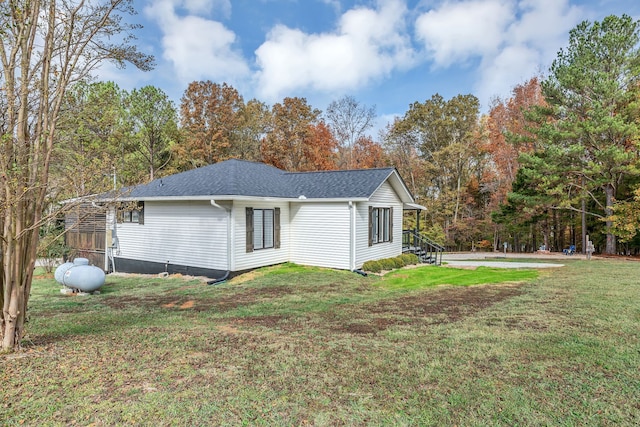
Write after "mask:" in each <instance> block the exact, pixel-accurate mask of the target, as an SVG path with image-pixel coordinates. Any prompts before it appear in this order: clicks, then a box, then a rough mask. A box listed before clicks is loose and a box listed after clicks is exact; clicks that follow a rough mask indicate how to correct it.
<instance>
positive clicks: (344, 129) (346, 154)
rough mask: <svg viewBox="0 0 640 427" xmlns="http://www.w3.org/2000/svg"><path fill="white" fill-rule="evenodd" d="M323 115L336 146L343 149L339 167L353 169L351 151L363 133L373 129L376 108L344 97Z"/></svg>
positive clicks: (333, 102)
mask: <svg viewBox="0 0 640 427" xmlns="http://www.w3.org/2000/svg"><path fill="white" fill-rule="evenodd" d="M325 115H326V117H327V121H328V123H329V126H330V127H331V129H332V130H333V133H334V136H335V138H336V140H337V141H338V144H340V146H341V147H342V148H343V149H342V150H341V153H343V156H342V159H341V162H340V163H341V165H340V166H341V167H342V168H345V169H353V168H354V167H355V162H354V156H353V149H354V147H355V144H356V143H357V142H358V140H359V139H361V138H364V137H365V136H366V135H365V132H366V131H367V130H368V129H371V127H373V121H374V120H375V117H376V108H375V107H367V106H365V105H362V104H360V103H359V102H358V101H356V99H355V98H354V97H353V96H344V97H342V98H340V99H339V100H337V101H332V102H331V103H330V104H329V106H328V107H327V111H326V113H325Z"/></svg>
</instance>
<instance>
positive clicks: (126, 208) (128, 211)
mask: <svg viewBox="0 0 640 427" xmlns="http://www.w3.org/2000/svg"><path fill="white" fill-rule="evenodd" d="M118 222H132V223H137V224H144V202H138V203H126V204H123V205H122V206H121V207H120V209H119V214H118Z"/></svg>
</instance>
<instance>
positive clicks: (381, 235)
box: [369, 206, 393, 246]
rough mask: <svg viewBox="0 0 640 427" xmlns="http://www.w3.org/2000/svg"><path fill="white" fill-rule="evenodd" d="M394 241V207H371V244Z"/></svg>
mask: <svg viewBox="0 0 640 427" xmlns="http://www.w3.org/2000/svg"><path fill="white" fill-rule="evenodd" d="M384 242H393V208H374V207H372V206H371V207H369V246H371V245H374V244H376V243H384Z"/></svg>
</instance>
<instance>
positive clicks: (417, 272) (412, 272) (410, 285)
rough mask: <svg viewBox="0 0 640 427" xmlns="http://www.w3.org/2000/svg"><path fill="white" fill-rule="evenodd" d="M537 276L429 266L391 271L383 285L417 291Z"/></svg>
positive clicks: (524, 272)
mask: <svg viewBox="0 0 640 427" xmlns="http://www.w3.org/2000/svg"><path fill="white" fill-rule="evenodd" d="M537 276H538V272H537V271H536V270H532V269H523V270H520V269H504V268H493V267H478V268H476V269H474V270H471V269H461V268H440V267H435V266H431V267H422V268H416V269H408V270H396V271H393V272H391V273H389V274H387V275H385V277H384V284H385V285H386V286H392V287H399V288H405V289H419V288H423V287H428V286H435V285H441V284H447V285H454V286H470V285H480V284H486V283H504V282H519V281H529V280H532V279H535V278H536V277H537Z"/></svg>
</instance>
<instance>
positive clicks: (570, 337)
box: [0, 260, 640, 426]
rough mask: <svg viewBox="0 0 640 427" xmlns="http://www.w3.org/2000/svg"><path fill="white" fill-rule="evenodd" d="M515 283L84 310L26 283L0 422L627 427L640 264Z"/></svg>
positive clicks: (199, 291)
mask: <svg viewBox="0 0 640 427" xmlns="http://www.w3.org/2000/svg"><path fill="white" fill-rule="evenodd" d="M494 270H495V271H494ZM518 271H519V273H517V274H519V275H516V276H511V275H512V274H515V271H511V270H508V271H507V270H496V269H480V270H476V271H472V270H454V269H449V268H442V267H424V268H419V269H415V270H402V271H399V272H396V273H394V274H392V275H387V276H385V277H384V278H380V277H377V276H369V277H362V276H359V275H357V274H354V273H349V272H342V271H331V270H324V269H318V268H305V267H300V266H295V265H284V266H281V267H276V268H270V269H264V270H261V271H258V272H254V273H250V274H248V275H245V276H242V277H240V278H236V279H234V280H232V281H230V282H226V283H224V284H221V285H217V286H206V285H205V284H203V283H202V282H200V281H197V280H185V279H184V278H180V277H175V278H174V277H172V278H168V279H161V278H155V277H136V276H133V277H111V276H109V277H108V280H107V284H106V285H105V286H104V287H103V288H102V292H101V294H100V295H95V296H85V297H82V296H65V295H62V294H61V293H60V292H59V286H58V285H57V284H55V281H54V280H53V279H50V278H38V279H37V280H36V281H35V282H34V288H33V293H32V299H31V306H30V313H29V318H30V322H29V324H28V336H27V338H26V340H25V350H24V351H23V352H21V353H17V354H9V355H2V356H0V381H1V383H2V389H1V391H0V419H1V420H2V424H3V425H38V426H40V425H70V424H76V423H77V424H78V425H127V424H128V425H154V426H155V425H319V426H321V425H331V426H333V425H420V426H422V425H505V426H506V425H508V426H512V425H554V426H555V425H567V426H572V425H638V424H640V403H638V393H639V392H640V371H639V370H638V366H640V342H639V335H640V332H639V330H640V328H639V327H638V323H639V321H640V263H635V262H616V261H611V260H606V261H603V260H593V261H590V262H589V261H577V260H576V261H570V262H567V266H566V267H563V268H559V269H553V270H544V271H540V272H539V273H538V272H532V271H530V270H518ZM436 277H437V279H434V278H436ZM474 277H475V278H476V280H473V278H474ZM478 278H481V280H477V279H478ZM432 279H433V280H432ZM478 281H480V282H484V283H485V284H476V283H478ZM461 285H464V286H461Z"/></svg>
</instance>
